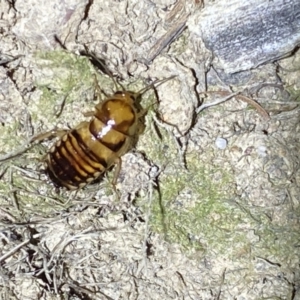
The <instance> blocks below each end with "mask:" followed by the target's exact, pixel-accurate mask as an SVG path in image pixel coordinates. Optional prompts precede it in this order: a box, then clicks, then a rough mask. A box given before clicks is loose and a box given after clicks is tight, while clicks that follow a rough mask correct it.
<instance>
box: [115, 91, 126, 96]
mask: <svg viewBox="0 0 300 300" xmlns="http://www.w3.org/2000/svg"><path fill="white" fill-rule="evenodd" d="M123 94H124V92H122V91H116V92H115V95H123Z"/></svg>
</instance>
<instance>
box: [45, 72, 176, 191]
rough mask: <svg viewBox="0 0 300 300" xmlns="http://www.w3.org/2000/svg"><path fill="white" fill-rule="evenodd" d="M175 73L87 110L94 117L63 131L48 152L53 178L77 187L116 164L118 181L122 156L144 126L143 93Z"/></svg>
mask: <svg viewBox="0 0 300 300" xmlns="http://www.w3.org/2000/svg"><path fill="white" fill-rule="evenodd" d="M174 77H175V76H171V77H169V78H166V79H162V80H157V81H155V82H154V83H152V84H151V85H148V86H147V87H145V88H144V89H142V90H141V91H139V92H137V93H134V92H131V91H126V90H122V91H116V92H115V93H114V94H113V95H112V96H108V97H107V98H106V99H105V100H104V101H99V103H98V104H97V105H96V106H95V110H94V111H91V112H87V113H85V114H84V115H85V116H87V117H92V119H91V120H90V121H85V122H82V123H80V124H79V125H78V126H76V127H75V128H74V129H71V130H68V131H64V132H63V134H61V136H60V139H59V140H58V141H56V143H55V144H54V145H53V146H52V147H51V149H50V151H49V152H48V154H47V157H46V164H47V167H46V171H47V173H48V174H49V177H50V178H51V179H52V181H53V182H54V183H55V184H56V185H58V186H63V187H66V188H67V189H69V190H75V189H79V188H82V187H84V186H85V185H87V184H88V183H90V182H92V181H94V180H96V179H97V178H98V177H99V176H100V175H101V174H103V173H104V172H105V171H106V170H108V169H109V168H110V167H112V166H113V165H117V166H116V170H115V176H114V181H113V184H115V183H116V180H117V178H118V174H119V172H120V170H121V156H122V155H124V154H125V153H127V152H128V151H129V150H130V149H131V148H132V147H133V146H134V145H135V143H136V141H137V139H138V136H139V135H140V134H141V133H142V131H143V129H144V125H143V122H142V119H143V117H144V115H145V113H146V112H147V110H144V109H142V107H141V105H140V100H141V96H142V95H143V94H144V93H145V92H146V91H148V90H149V89H150V88H153V87H154V86H157V85H160V84H162V83H164V82H166V81H168V80H170V79H172V78H174ZM98 88H99V86H98ZM97 98H99V94H98V97H97Z"/></svg>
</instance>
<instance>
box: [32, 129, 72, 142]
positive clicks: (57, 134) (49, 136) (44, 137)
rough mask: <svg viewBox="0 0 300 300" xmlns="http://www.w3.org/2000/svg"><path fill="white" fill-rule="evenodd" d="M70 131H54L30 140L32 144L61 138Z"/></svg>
mask: <svg viewBox="0 0 300 300" xmlns="http://www.w3.org/2000/svg"><path fill="white" fill-rule="evenodd" d="M68 131H69V130H67V129H53V130H50V131H47V132H44V133H40V134H38V135H36V136H33V137H32V138H31V140H30V142H31V143H35V142H42V141H44V140H47V139H53V138H55V137H59V138H61V137H62V136H63V135H65V134H66V133H67V132H68Z"/></svg>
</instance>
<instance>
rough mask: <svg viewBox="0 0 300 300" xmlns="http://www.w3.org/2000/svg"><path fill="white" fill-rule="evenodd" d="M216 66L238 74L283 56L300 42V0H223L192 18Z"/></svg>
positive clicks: (195, 28)
mask: <svg viewBox="0 0 300 300" xmlns="http://www.w3.org/2000/svg"><path fill="white" fill-rule="evenodd" d="M188 27H189V30H190V31H192V32H193V33H195V34H196V36H199V37H201V38H202V39H203V41H204V43H205V45H206V47H207V48H209V49H210V50H211V51H212V52H213V54H214V56H215V58H217V60H218V61H216V60H214V64H215V66H216V67H218V68H221V69H224V70H225V72H228V73H235V72H239V71H243V70H249V69H251V68H255V67H257V66H258V65H261V64H263V63H265V62H270V61H273V60H276V59H278V58H280V57H283V56H285V55H287V54H288V53H290V52H291V51H292V50H293V49H294V48H295V47H296V46H297V45H298V44H299V43H300V1H299V0H288V1H286V0H274V1H261V0H249V1H240V0H232V1H230V2H229V1H227V0H220V1H218V2H217V3H213V4H211V5H207V6H206V7H205V8H204V9H203V10H202V11H200V12H199V14H196V15H194V16H193V17H192V18H191V19H190V20H189V21H188Z"/></svg>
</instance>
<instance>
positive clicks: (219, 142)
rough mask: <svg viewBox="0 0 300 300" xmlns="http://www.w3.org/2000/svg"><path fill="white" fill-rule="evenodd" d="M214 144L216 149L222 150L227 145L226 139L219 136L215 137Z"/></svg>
mask: <svg viewBox="0 0 300 300" xmlns="http://www.w3.org/2000/svg"><path fill="white" fill-rule="evenodd" d="M215 144H216V146H217V148H218V149H221V150H224V149H225V148H226V147H227V140H225V139H223V138H221V137H217V138H216V142H215Z"/></svg>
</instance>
